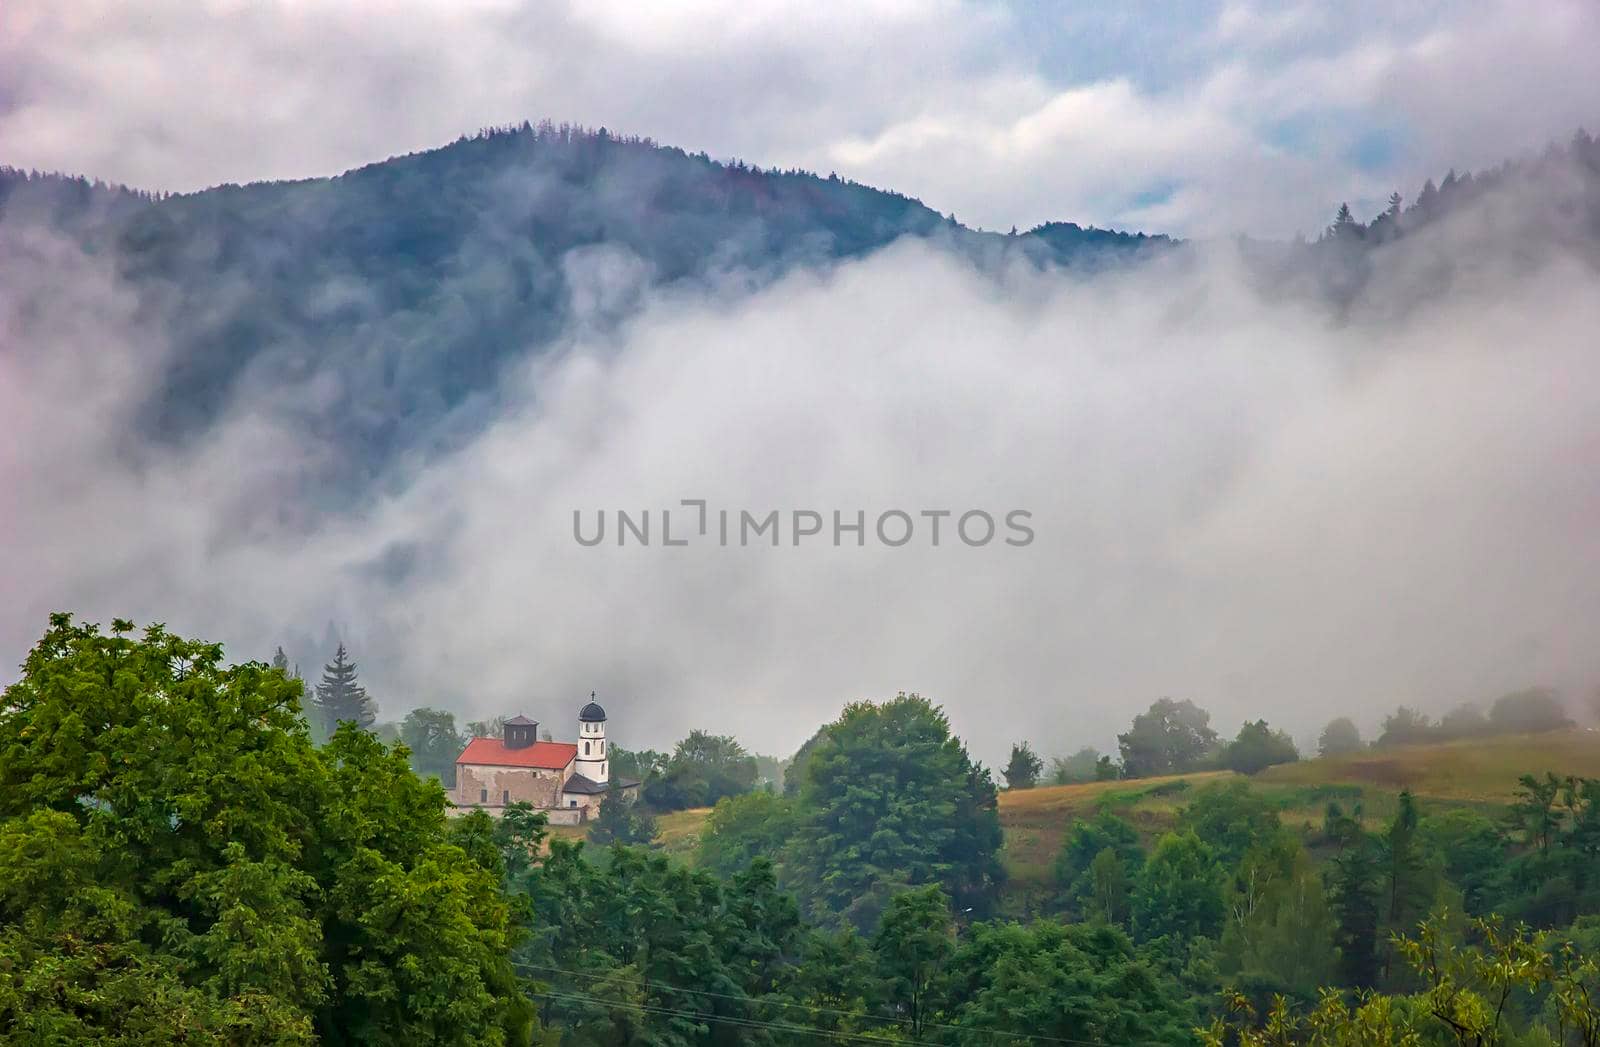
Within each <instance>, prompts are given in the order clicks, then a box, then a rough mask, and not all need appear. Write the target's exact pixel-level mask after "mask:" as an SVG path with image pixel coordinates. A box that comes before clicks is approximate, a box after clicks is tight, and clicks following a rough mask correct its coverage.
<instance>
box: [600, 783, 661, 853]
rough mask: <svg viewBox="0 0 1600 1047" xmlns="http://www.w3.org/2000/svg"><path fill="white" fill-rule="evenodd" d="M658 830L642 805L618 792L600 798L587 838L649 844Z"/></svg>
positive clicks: (654, 821) (610, 841)
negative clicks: (598, 810) (597, 810)
mask: <svg viewBox="0 0 1600 1047" xmlns="http://www.w3.org/2000/svg"><path fill="white" fill-rule="evenodd" d="M659 831H660V830H658V829H657V828H656V820H655V818H654V817H652V816H651V814H650V812H649V811H647V810H645V808H644V805H643V804H640V803H638V802H636V801H634V800H630V799H628V798H627V797H626V796H623V795H622V794H621V793H610V794H608V795H607V796H606V798H605V799H603V800H601V801H600V814H599V817H597V818H595V820H594V824H593V825H591V826H589V842H590V843H595V844H601V845H604V844H611V843H625V844H648V843H651V842H653V841H654V840H655V838H656V835H657V834H658V832H659Z"/></svg>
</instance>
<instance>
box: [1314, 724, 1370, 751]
mask: <svg viewBox="0 0 1600 1047" xmlns="http://www.w3.org/2000/svg"><path fill="white" fill-rule="evenodd" d="M1361 748H1362V743H1361V731H1360V730H1359V729H1358V728H1357V727H1356V724H1355V721H1354V720H1352V719H1350V717H1348V716H1340V717H1338V718H1336V719H1333V720H1329V721H1328V726H1326V727H1324V728H1323V729H1322V736H1321V737H1320V738H1318V739H1317V753H1318V755H1320V756H1339V755H1341V754H1343V753H1353V752H1359V751H1361Z"/></svg>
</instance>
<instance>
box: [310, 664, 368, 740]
mask: <svg viewBox="0 0 1600 1047" xmlns="http://www.w3.org/2000/svg"><path fill="white" fill-rule="evenodd" d="M313 702H314V703H315V705H316V709H317V713H318V716H319V718H320V719H321V721H322V726H323V730H325V731H326V732H327V734H328V736H329V737H332V736H333V733H334V731H336V730H338V727H339V725H340V724H341V723H345V722H349V723H353V724H355V725H356V726H357V727H360V728H361V729H362V730H367V729H369V728H371V727H372V725H373V724H374V723H376V722H377V720H378V706H377V703H376V702H374V701H373V700H372V698H371V697H369V696H368V694H367V689H366V688H365V687H362V686H361V685H360V684H359V683H357V682H356V664H355V663H354V662H352V661H350V660H349V656H348V655H347V654H346V653H345V649H344V644H342V643H341V644H340V645H339V648H338V650H336V651H334V653H333V661H331V662H329V663H328V664H327V665H325V666H323V667H322V682H321V683H319V684H317V689H316V694H315V697H314V698H313Z"/></svg>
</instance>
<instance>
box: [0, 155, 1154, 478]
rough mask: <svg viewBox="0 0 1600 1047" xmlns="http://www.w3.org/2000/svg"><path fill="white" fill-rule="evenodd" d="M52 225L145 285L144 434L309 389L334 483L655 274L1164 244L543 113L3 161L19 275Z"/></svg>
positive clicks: (1, 252) (372, 469)
mask: <svg viewBox="0 0 1600 1047" xmlns="http://www.w3.org/2000/svg"><path fill="white" fill-rule="evenodd" d="M43 233H55V234H57V236H58V238H64V239H67V240H69V241H71V242H73V243H76V244H78V245H80V246H81V247H82V248H83V250H84V251H85V253H86V254H87V256H88V257H90V258H92V259H94V260H96V261H98V262H100V263H105V264H108V265H109V267H110V268H111V269H112V270H114V278H115V280H116V281H117V283H118V284H119V287H118V291H119V293H128V294H131V296H132V297H134V298H135V299H136V300H137V307H136V313H137V327H138V329H139V331H140V332H141V334H143V335H144V336H146V340H147V341H148V343H149V345H150V346H151V349H150V351H149V355H150V357H151V361H150V362H151V365H152V366H153V367H159V368H160V377H159V380H158V381H156V382H155V383H153V386H154V388H153V394H152V395H151V397H150V400H149V403H148V404H147V406H146V409H145V410H144V412H143V414H142V419H141V424H142V426H143V427H144V428H145V430H146V431H147V432H148V434H151V435H155V436H157V437H159V438H164V439H167V440H173V441H181V440H184V439H186V438H188V437H192V436H195V435H197V434H199V433H202V432H204V430H205V429H206V427H207V426H208V425H210V424H211V423H212V422H213V421H215V420H216V418H217V417H218V416H219V415H220V414H221V413H222V412H224V411H226V410H227V409H228V408H229V407H230V406H231V405H234V404H235V403H236V402H237V400H238V399H239V397H240V395H241V393H243V392H247V391H248V390H250V389H252V388H255V389H259V388H263V387H266V388H273V389H288V390H290V391H291V398H293V395H294V394H293V390H295V389H296V388H299V389H302V390H303V395H304V405H303V409H301V410H300V411H299V413H298V416H296V417H293V424H294V425H295V427H296V428H297V429H299V430H300V431H302V432H304V433H306V434H307V435H309V436H312V437H315V438H317V439H318V440H319V441H320V442H322V443H324V444H325V445H328V446H330V447H332V448H336V449H337V452H338V453H336V454H334V455H330V458H331V459H332V460H334V461H337V462H338V463H339V464H340V468H339V469H338V470H337V471H336V475H334V476H330V477H327V478H325V479H326V480H327V481H328V482H327V484H326V487H325V489H324V490H323V492H322V493H324V494H329V495H337V494H338V493H340V492H339V487H338V481H348V480H350V479H360V478H362V477H363V476H364V475H371V474H377V473H379V472H381V471H382V470H383V469H384V467H385V466H386V465H388V464H389V463H390V462H391V461H393V460H394V458H395V457H396V455H398V454H399V453H401V452H404V451H407V450H413V449H422V450H426V449H428V448H429V447H430V446H432V445H436V444H440V443H443V444H448V443H449V442H450V441H451V440H453V439H458V438H459V437H460V436H461V434H462V433H463V432H464V431H466V432H470V431H472V430H474V429H475V428H476V427H478V426H479V425H481V424H482V423H483V421H484V420H485V419H486V418H487V417H489V416H490V415H491V414H492V413H493V409H494V406H495V404H494V400H495V397H496V395H497V385H498V383H499V380H500V378H501V376H502V373H503V371H504V369H505V368H506V366H507V365H508V364H510V363H514V362H516V361H519V360H524V359H527V358H529V357H530V356H537V355H538V354H540V353H543V352H546V351H549V350H550V349H551V348H552V347H553V345H554V344H555V342H556V340H557V339H558V337H560V336H561V335H563V334H564V333H567V332H572V331H581V332H584V333H587V334H595V333H603V332H604V331H605V330H607V329H608V328H609V327H610V326H612V325H614V324H615V322H616V321H618V320H619V319H622V318H625V317H626V316H628V315H630V314H631V313H632V312H633V311H634V310H635V309H636V308H637V307H638V305H639V304H640V302H641V299H642V296H643V295H645V294H647V293H649V292H650V291H651V290H652V289H657V288H668V287H673V288H679V287H683V286H685V285H688V286H691V287H695V288H699V289H701V290H704V291H708V292H713V293H728V292H734V293H737V292H739V291H742V290H747V289H750V288H753V287H758V286H760V285H762V284H764V283H767V282H769V281H771V280H773V279H775V278H777V277H779V276H781V275H782V274H783V273H785V272H788V271H791V270H793V269H794V268H796V267H800V266H816V265H825V264H828V263H830V262H833V261H836V260H839V259H848V258H856V257H860V256H862V255H864V254H867V253H869V252H871V251H874V250H876V249H878V248H880V247H882V246H884V245H886V244H888V243H891V242H893V241H895V240H897V239H899V238H901V237H903V236H911V237H917V238H923V239H926V240H929V241H933V242H937V243H939V244H941V245H943V246H946V247H949V248H950V249H952V250H956V251H959V252H961V253H962V254H964V255H965V256H967V257H969V258H970V259H971V260H972V261H973V262H974V263H975V264H979V265H985V266H997V265H1001V264H1003V263H1004V262H1005V261H1006V260H1007V259H1013V258H1016V259H1023V260H1026V261H1030V262H1032V263H1033V264H1036V265H1040V266H1043V265H1066V266H1097V265H1101V264H1105V263H1107V262H1109V261H1110V260H1113V259H1116V258H1124V257H1133V256H1137V255H1138V254H1139V253H1140V252H1142V251H1145V250H1148V249H1155V248H1160V247H1165V246H1168V245H1169V244H1170V241H1168V240H1167V239H1166V238H1165V237H1146V236H1144V235H1143V234H1134V235H1130V234H1126V233H1117V232H1109V231H1105V230H1097V229H1085V228H1081V227H1079V226H1077V225H1073V224H1071V223H1053V224H1051V225H1050V226H1048V227H1044V228H1041V229H1040V230H1039V231H1037V232H1036V233H1032V234H1024V235H1020V236H1002V235H999V234H995V233H986V232H981V231H976V230H972V229H968V228H966V227H965V226H962V225H960V224H958V223H957V222H955V221H954V220H953V219H951V218H946V217H944V216H941V215H940V214H939V213H938V212H936V211H934V210H932V209H931V208H929V207H927V206H925V205H924V204H922V203H921V202H920V201H917V200H914V199H911V198H909V197H906V196H903V195H901V194H898V193H894V192H889V191H885V190H880V189H874V188H871V187H869V186H865V185H860V184H857V183H854V182H850V181H846V180H843V179H840V178H838V177H835V176H831V175H830V176H828V177H822V176H819V175H815V174H811V173H808V172H804V171H775V170H762V169H760V168H756V167H751V166H748V165H746V164H744V163H742V162H734V163H721V162H718V161H714V160H712V159H710V158H709V157H707V156H706V155H705V154H703V153H702V154H690V153H687V152H685V151H683V150H681V149H675V148H669V147H663V146H659V145H656V144H655V143H654V142H651V141H649V140H647V139H624V138H618V137H616V136H613V135H610V134H607V133H606V132H605V131H604V130H601V131H598V132H589V131H585V130H582V129H577V128H572V127H567V126H561V127H556V126H554V125H551V124H542V125H540V126H537V127H535V126H532V125H528V124H524V125H522V126H521V127H516V128H508V129H496V130H490V131H485V132H482V133H480V134H478V135H476V136H473V137H464V138H462V139H460V140H459V141H456V142H454V143H452V144H450V145H447V146H444V147H441V148H438V149H433V150H429V151H427V152H421V153H415V154H411V155H407V156H398V157H394V158H391V159H389V160H385V161H382V162H379V163H374V164H369V165H367V166H365V167H361V168H358V169H356V170H353V171H349V172H347V173H345V174H343V175H340V176H338V177H336V178H317V179H308V180H304V181H295V182H263V183H254V184H250V185H245V186H237V185H225V186H219V187H216V188H214V189H208V190H205V191H203V192H197V193H192V194H187V195H182V196H168V197H164V198H156V197H152V196H149V195H146V194H140V193H134V192H130V191H127V190H124V189H120V188H116V187H108V186H103V185H100V184H98V183H91V182H88V181H86V180H84V179H81V178H63V177H55V176H38V175H30V174H27V173H24V172H21V171H17V170H12V169H6V168H0V280H3V281H4V282H5V283H7V284H9V285H10V286H11V289H12V290H11V293H12V294H18V293H22V294H28V293H29V288H30V287H31V286H32V285H31V283H30V281H29V279H28V277H29V276H30V275H34V276H37V275H45V274H47V273H48V270H47V269H46V268H45V267H46V266H48V265H51V264H53V263H56V262H58V261H59V251H55V252H52V251H51V250H50V249H47V248H45V247H42V246H41V243H40V241H41V239H42V235H41V234H43ZM73 275H79V276H80V278H81V274H69V273H56V274H53V275H52V279H51V281H50V283H49V284H46V285H44V286H40V287H35V288H33V297H35V298H36V299H37V300H38V301H39V302H49V301H52V300H53V298H52V292H51V290H50V285H51V284H54V283H58V282H59V281H61V280H65V279H70V278H72V276H73ZM101 275H102V276H104V275H106V274H104V273H102V274H101ZM575 292H577V293H575ZM14 311H15V313H16V314H17V315H18V316H19V317H20V318H22V319H23V321H24V322H25V323H27V324H29V325H30V326H29V327H25V328H24V329H23V330H22V331H21V332H20V334H21V335H22V336H24V337H34V338H38V339H40V340H46V339H48V338H49V337H50V336H51V335H52V333H53V331H54V330H55V329H54V328H53V327H51V326H49V325H51V324H60V323H61V322H62V318H61V317H60V316H57V315H54V314H53V313H52V311H51V310H49V309H40V308H36V307H31V306H30V303H28V302H26V301H24V302H21V303H19V305H18V307H17V308H16V309H15V310H14ZM290 410H291V413H292V412H293V411H294V409H293V408H292V407H291V408H290Z"/></svg>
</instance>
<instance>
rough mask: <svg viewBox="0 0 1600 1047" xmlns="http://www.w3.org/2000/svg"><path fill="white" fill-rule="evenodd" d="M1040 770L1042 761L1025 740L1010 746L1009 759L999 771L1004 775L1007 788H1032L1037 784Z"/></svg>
mask: <svg viewBox="0 0 1600 1047" xmlns="http://www.w3.org/2000/svg"><path fill="white" fill-rule="evenodd" d="M1042 770H1044V761H1043V760H1041V759H1039V757H1038V755H1037V754H1036V753H1035V752H1034V751H1033V749H1032V748H1031V747H1030V746H1029V745H1028V743H1027V742H1018V743H1017V744H1015V745H1013V746H1012V747H1011V759H1010V761H1008V762H1007V763H1006V767H1005V770H1004V771H1002V772H1001V773H1002V774H1004V775H1005V779H1006V788H1007V789H1032V788H1033V787H1034V786H1035V785H1037V784H1039V772H1040V771H1042Z"/></svg>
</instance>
